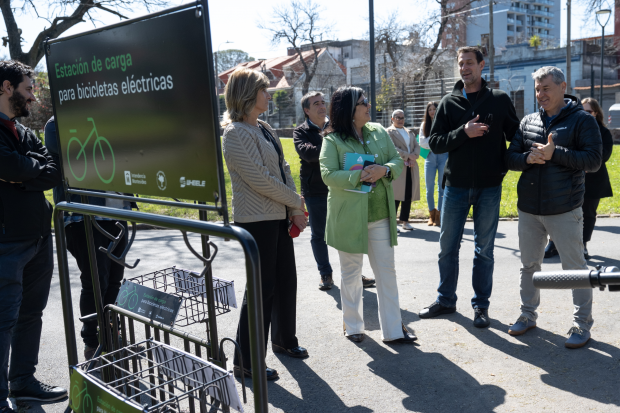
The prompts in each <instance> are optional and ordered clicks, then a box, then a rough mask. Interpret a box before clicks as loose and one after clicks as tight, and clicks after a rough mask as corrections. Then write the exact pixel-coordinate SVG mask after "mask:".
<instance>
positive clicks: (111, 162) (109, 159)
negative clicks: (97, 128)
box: [93, 136, 116, 184]
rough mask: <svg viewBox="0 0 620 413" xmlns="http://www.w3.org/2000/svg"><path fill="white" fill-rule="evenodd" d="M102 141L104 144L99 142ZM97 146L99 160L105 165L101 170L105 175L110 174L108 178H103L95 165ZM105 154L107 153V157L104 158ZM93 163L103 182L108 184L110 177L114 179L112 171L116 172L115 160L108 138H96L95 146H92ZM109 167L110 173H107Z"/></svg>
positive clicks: (110, 180)
mask: <svg viewBox="0 0 620 413" xmlns="http://www.w3.org/2000/svg"><path fill="white" fill-rule="evenodd" d="M102 141H103V142H104V143H105V145H102V144H101V142H102ZM97 148H99V153H100V155H101V156H100V158H101V160H100V161H99V162H102V161H104V162H105V165H104V166H102V169H103V172H104V173H105V174H106V176H107V175H109V176H110V177H109V178H104V177H103V176H101V172H99V168H98V167H97ZM104 148H105V149H104ZM108 149H109V153H108ZM106 155H107V158H106ZM93 163H94V164H95V171H97V175H98V176H99V179H101V181H102V182H103V183H104V184H109V183H110V182H112V179H114V173H115V172H116V162H115V160H114V151H113V150H112V145H110V142H108V140H107V139H106V138H104V137H103V136H99V137H98V138H97V140H96V141H95V146H93ZM110 166H111V168H110ZM110 169H112V173H109V170H110Z"/></svg>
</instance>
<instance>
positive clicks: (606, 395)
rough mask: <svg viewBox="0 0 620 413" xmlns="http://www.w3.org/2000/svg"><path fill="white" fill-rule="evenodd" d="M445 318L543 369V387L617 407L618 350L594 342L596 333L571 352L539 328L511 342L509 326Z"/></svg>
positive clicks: (563, 338) (555, 336)
mask: <svg viewBox="0 0 620 413" xmlns="http://www.w3.org/2000/svg"><path fill="white" fill-rule="evenodd" d="M568 316H570V315H568ZM448 318H449V319H450V320H452V321H454V322H455V323H457V324H459V325H460V326H461V327H463V328H464V329H466V330H467V331H468V332H469V333H471V334H472V335H473V336H474V337H475V338H477V339H478V340H480V341H481V342H482V343H483V344H484V345H487V346H489V347H492V348H494V349H496V350H499V351H501V352H503V353H505V354H506V355H508V356H511V357H514V358H516V359H518V360H521V361H523V362H525V363H528V364H530V365H532V366H536V367H538V368H540V369H542V370H544V373H542V374H541V377H540V378H541V380H542V381H543V382H544V383H545V384H547V385H549V386H552V387H555V388H557V389H559V390H562V391H565V392H569V393H572V394H574V395H577V396H580V397H583V398H586V399H591V400H595V401H598V402H600V403H606V404H613V405H616V406H620V394H619V393H618V382H617V377H618V373H619V372H620V363H618V359H619V358H620V349H618V348H616V347H613V346H610V345H609V344H606V343H601V342H598V341H596V340H595V338H596V333H594V338H593V339H590V342H589V343H588V344H587V345H586V346H585V347H583V348H581V349H576V350H571V349H567V348H565V347H564V342H565V341H566V338H567V336H561V335H558V334H555V333H552V332H551V331H548V330H544V329H542V328H540V327H537V328H534V329H533V330H530V331H528V332H527V333H526V334H524V335H522V336H517V337H514V338H515V339H516V340H518V341H519V343H513V342H511V341H509V338H512V337H510V336H508V328H509V327H510V326H508V325H506V324H503V323H502V322H500V321H498V320H492V321H491V326H490V329H478V328H476V327H474V326H473V325H472V320H471V319H469V318H467V317H465V316H463V315H461V314H459V313H456V314H453V315H452V316H450V317H448ZM539 321H540V319H539ZM496 330H499V331H496Z"/></svg>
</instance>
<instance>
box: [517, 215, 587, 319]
mask: <svg viewBox="0 0 620 413" xmlns="http://www.w3.org/2000/svg"><path fill="white" fill-rule="evenodd" d="M547 234H549V235H550V236H551V239H552V240H553V242H554V243H555V246H556V248H557V249H558V252H559V253H560V259H561V260H562V269H564V270H586V269H588V265H587V263H586V259H585V258H584V256H583V242H582V239H583V212H582V211H581V208H577V209H574V210H572V211H570V212H566V213H564V214H558V215H532V214H528V213H527V212H523V211H519V249H520V250H521V264H522V265H523V267H521V315H522V316H525V317H527V318H528V319H530V320H532V321H536V319H537V318H538V314H537V313H536V309H537V308H538V305H539V304H540V290H539V289H538V288H535V287H534V284H533V283H532V275H533V274H534V273H535V272H536V271H540V268H541V264H542V261H543V257H544V255H545V244H546V243H547ZM573 305H574V306H575V311H574V312H573V324H574V325H575V326H577V327H580V328H582V329H584V330H588V331H589V330H590V328H591V327H592V323H593V320H592V289H583V290H582V289H579V290H573Z"/></svg>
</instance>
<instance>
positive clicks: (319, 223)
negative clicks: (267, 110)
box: [293, 91, 375, 290]
mask: <svg viewBox="0 0 620 413" xmlns="http://www.w3.org/2000/svg"><path fill="white" fill-rule="evenodd" d="M301 107H302V109H303V111H304V114H305V117H306V121H305V122H304V123H302V124H301V125H299V126H298V127H297V128H295V130H294V131H293V143H294V144H295V150H297V153H298V154H299V160H300V168H299V169H300V171H299V180H300V181H301V194H302V195H303V197H304V200H305V202H306V208H307V209H308V214H309V215H310V216H309V218H310V229H311V231H312V235H311V238H310V245H311V246H312V253H313V254H314V259H315V261H316V264H317V267H318V269H319V273H320V275H321V282H320V283H319V289H321V290H329V289H331V288H332V286H333V285H334V281H333V278H332V266H331V264H330V263H329V253H328V251H327V244H326V243H325V221H326V219H327V194H328V192H329V191H328V189H327V185H325V184H324V183H323V179H322V178H321V168H320V164H319V154H320V153H321V147H322V145H323V136H322V135H321V133H322V132H323V130H324V129H325V128H326V127H327V126H328V125H329V118H328V117H327V105H326V103H325V98H324V95H323V93H321V92H316V91H312V92H308V93H306V94H305V95H304V97H302V98H301ZM374 283H375V280H374V279H373V278H367V277H364V276H362V284H363V285H364V288H367V287H371V286H373V285H374Z"/></svg>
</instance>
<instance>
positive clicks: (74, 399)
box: [71, 384, 82, 410]
mask: <svg viewBox="0 0 620 413" xmlns="http://www.w3.org/2000/svg"><path fill="white" fill-rule="evenodd" d="M81 396H82V393H80V387H79V386H78V385H77V384H76V385H75V386H73V388H72V390H71V408H72V409H73V410H77V409H79V408H80V402H81V399H82V398H81Z"/></svg>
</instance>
